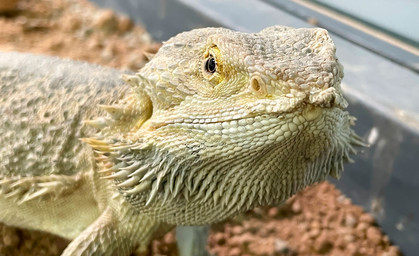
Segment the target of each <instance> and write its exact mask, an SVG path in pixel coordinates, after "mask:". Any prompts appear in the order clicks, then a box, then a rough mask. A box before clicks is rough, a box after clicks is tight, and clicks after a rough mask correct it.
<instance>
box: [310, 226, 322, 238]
mask: <svg viewBox="0 0 419 256" xmlns="http://www.w3.org/2000/svg"><path fill="white" fill-rule="evenodd" d="M308 235H309V237H310V238H316V237H318V236H319V235H320V229H318V228H314V229H312V230H310V232H308Z"/></svg>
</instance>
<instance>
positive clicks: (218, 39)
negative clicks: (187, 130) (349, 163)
mask: <svg viewBox="0 0 419 256" xmlns="http://www.w3.org/2000/svg"><path fill="white" fill-rule="evenodd" d="M138 75H139V77H140V78H141V80H142V81H141V82H140V87H141V89H143V90H144V91H145V92H146V93H147V94H148V95H149V96H150V98H151V101H152V103H153V113H154V114H155V116H156V117H157V116H158V117H159V118H158V119H153V120H150V121H151V122H152V123H153V124H154V126H156V127H159V126H162V125H164V124H165V123H166V124H167V123H172V122H176V120H177V121H179V120H182V119H183V121H185V119H191V120H196V119H202V118H203V119H206V120H208V119H213V120H211V121H209V122H212V123H216V122H222V121H231V120H233V119H236V120H238V119H242V118H246V117H254V116H258V115H261V114H271V113H272V114H278V113H289V112H292V111H293V110H294V109H296V108H298V107H299V106H301V105H307V104H310V105H312V106H319V107H339V108H342V109H343V108H345V107H346V105H347V103H346V101H345V99H344V98H343V97H342V93H341V89H340V81H341V80H342V77H343V70H342V66H341V65H340V63H339V62H338V60H337V58H336V56H335V46H334V44H333V42H332V40H331V39H330V37H329V35H328V33H327V31H326V30H324V29H320V28H315V29H313V28H311V29H309V28H301V29H294V28H289V27H281V26H274V27H269V28H266V29H264V30H262V31H261V32H259V33H251V34H244V33H240V32H234V31H231V30H228V29H221V28H210V29H198V30H193V31H191V32H185V33H182V34H179V35H177V36H175V37H173V38H171V39H170V40H169V41H167V42H166V43H165V44H163V46H162V48H161V49H160V50H159V52H158V53H157V54H156V56H155V57H154V59H152V60H151V61H150V63H148V65H146V67H145V68H144V69H142V70H141V71H140V72H139V74H138ZM203 110H205V113H206V115H203ZM205 122H207V121H205Z"/></svg>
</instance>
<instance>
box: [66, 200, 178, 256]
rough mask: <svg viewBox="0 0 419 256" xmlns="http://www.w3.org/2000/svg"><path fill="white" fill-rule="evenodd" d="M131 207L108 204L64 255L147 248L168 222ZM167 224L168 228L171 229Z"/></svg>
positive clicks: (80, 255) (166, 228)
mask: <svg viewBox="0 0 419 256" xmlns="http://www.w3.org/2000/svg"><path fill="white" fill-rule="evenodd" d="M125 206H126V207H128V208H130V209H129V210H117V209H115V208H113V207H111V206H109V207H108V208H106V210H105V211H104V212H103V213H102V215H101V216H100V217H98V218H97V220H96V221H95V222H93V223H92V224H91V225H90V226H89V227H88V228H86V229H85V230H84V231H83V232H82V233H81V234H80V235H79V236H78V237H76V239H74V240H73V241H72V242H71V243H70V244H69V245H68V247H67V248H66V249H65V250H64V252H63V254H62V256H73V255H79V256H84V255H86V256H87V255H89V256H91V255H104V256H105V255H121V256H124V255H130V254H131V253H133V252H134V251H135V250H137V251H138V252H143V251H146V250H147V247H148V245H149V244H150V241H151V239H152V238H153V237H154V236H155V233H156V232H159V231H160V230H161V229H162V225H163V226H167V225H165V224H160V223H158V222H157V221H156V220H155V219H154V218H151V217H149V216H145V215H143V214H140V213H138V212H137V211H136V210H134V209H133V208H132V207H130V206H128V205H125ZM171 228H172V226H170V227H165V228H164V229H165V230H169V229H171Z"/></svg>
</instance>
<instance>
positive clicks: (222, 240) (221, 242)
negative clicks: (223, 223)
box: [214, 233, 226, 245]
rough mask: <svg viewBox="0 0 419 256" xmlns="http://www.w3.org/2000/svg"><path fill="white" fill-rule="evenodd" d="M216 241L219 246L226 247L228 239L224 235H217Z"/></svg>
mask: <svg viewBox="0 0 419 256" xmlns="http://www.w3.org/2000/svg"><path fill="white" fill-rule="evenodd" d="M214 241H215V243H216V244H218V245H224V244H225V243H226V238H225V235H224V234H223V233H216V234H215V235H214Z"/></svg>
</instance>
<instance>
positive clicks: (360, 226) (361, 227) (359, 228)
mask: <svg viewBox="0 0 419 256" xmlns="http://www.w3.org/2000/svg"><path fill="white" fill-rule="evenodd" d="M367 228H368V224H367V223H365V222H361V223H359V224H358V225H357V226H356V230H357V231H358V232H365V231H366V230H367Z"/></svg>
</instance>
